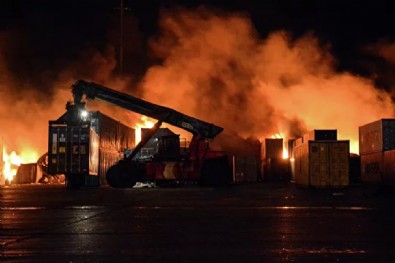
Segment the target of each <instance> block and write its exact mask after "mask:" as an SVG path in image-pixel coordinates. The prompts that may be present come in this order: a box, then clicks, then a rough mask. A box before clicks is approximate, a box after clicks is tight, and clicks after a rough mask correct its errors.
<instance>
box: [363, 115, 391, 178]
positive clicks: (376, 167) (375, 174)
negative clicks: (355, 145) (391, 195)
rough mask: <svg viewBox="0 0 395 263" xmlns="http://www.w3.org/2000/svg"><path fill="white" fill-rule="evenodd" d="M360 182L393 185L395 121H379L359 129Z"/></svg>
mask: <svg viewBox="0 0 395 263" xmlns="http://www.w3.org/2000/svg"><path fill="white" fill-rule="evenodd" d="M359 152H360V156H361V180H362V182H366V183H386V184H393V183H395V119H381V120H377V121H374V122H372V123H368V124H365V125H363V126H360V127H359Z"/></svg>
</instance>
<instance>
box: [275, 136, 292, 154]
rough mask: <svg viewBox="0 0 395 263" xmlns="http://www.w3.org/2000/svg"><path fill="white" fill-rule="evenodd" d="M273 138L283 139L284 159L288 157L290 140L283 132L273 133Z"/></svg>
mask: <svg viewBox="0 0 395 263" xmlns="http://www.w3.org/2000/svg"><path fill="white" fill-rule="evenodd" d="M272 138H273V139H283V159H288V158H289V154H288V140H287V139H286V138H285V136H284V134H283V133H276V134H274V135H272Z"/></svg>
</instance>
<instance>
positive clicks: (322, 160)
mask: <svg viewBox="0 0 395 263" xmlns="http://www.w3.org/2000/svg"><path fill="white" fill-rule="evenodd" d="M309 160H310V185H311V186H315V187H326V186H328V185H329V165H328V162H329V156H328V144H327V143H326V142H309Z"/></svg>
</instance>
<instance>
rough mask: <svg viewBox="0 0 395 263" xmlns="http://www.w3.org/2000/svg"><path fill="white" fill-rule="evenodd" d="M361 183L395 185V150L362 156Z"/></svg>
mask: <svg viewBox="0 0 395 263" xmlns="http://www.w3.org/2000/svg"><path fill="white" fill-rule="evenodd" d="M361 181H362V182H364V183H374V184H386V185H393V184H394V183H395V150H392V151H381V152H375V153H367V154H363V155H361Z"/></svg>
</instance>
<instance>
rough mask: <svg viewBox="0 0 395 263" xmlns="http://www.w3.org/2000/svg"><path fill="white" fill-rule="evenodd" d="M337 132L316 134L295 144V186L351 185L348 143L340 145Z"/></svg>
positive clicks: (323, 131) (330, 131)
mask: <svg viewBox="0 0 395 263" xmlns="http://www.w3.org/2000/svg"><path fill="white" fill-rule="evenodd" d="M334 131H336V130H314V131H312V132H309V133H308V134H306V135H305V136H303V140H300V139H298V140H296V141H295V147H294V152H293V156H294V178H295V183H296V184H299V185H304V186H313V187H344V186H347V185H348V184H349V155H350V153H349V151H350V150H349V148H350V142H349V141H337V140H336V139H337V135H336V132H334Z"/></svg>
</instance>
